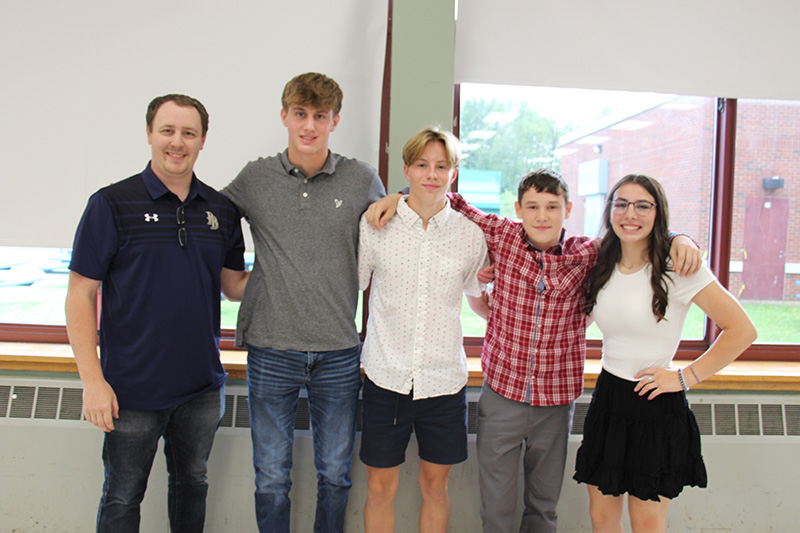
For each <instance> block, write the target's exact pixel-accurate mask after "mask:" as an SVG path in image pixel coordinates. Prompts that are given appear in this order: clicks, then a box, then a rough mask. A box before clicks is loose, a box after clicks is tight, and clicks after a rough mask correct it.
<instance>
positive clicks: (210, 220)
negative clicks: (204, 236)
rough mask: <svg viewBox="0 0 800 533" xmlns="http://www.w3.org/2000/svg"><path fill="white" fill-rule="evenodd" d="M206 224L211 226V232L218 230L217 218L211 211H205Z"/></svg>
mask: <svg viewBox="0 0 800 533" xmlns="http://www.w3.org/2000/svg"><path fill="white" fill-rule="evenodd" d="M206 224H208V225H209V226H211V231H217V230H218V229H219V220H217V217H215V216H214V213H212V212H211V211H206Z"/></svg>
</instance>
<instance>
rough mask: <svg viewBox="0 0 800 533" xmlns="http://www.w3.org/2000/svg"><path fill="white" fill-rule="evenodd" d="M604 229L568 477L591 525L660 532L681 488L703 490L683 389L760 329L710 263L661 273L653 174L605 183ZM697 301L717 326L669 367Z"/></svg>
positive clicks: (662, 249)
mask: <svg viewBox="0 0 800 533" xmlns="http://www.w3.org/2000/svg"><path fill="white" fill-rule="evenodd" d="M603 221H604V226H605V232H606V233H605V236H604V237H603V239H602V242H601V245H600V255H599V258H598V263H597V266H596V267H595V268H594V270H593V271H592V274H591V276H590V280H589V290H588V294H587V298H586V307H585V310H586V312H587V313H591V314H592V316H593V318H594V320H595V321H596V322H597V325H598V327H599V328H600V330H601V331H602V333H603V359H602V365H603V371H602V373H601V375H600V377H599V379H598V382H597V386H596V388H595V391H594V394H593V395H592V403H591V405H590V407H589V411H588V413H587V415H586V421H585V424H584V438H583V442H582V444H581V448H580V449H579V450H578V457H577V460H576V473H575V476H574V478H575V479H576V480H577V481H579V482H582V483H586V484H587V486H588V490H589V513H590V515H591V519H592V529H593V531H595V532H606V531H609V532H622V531H623V528H622V515H623V504H624V500H623V498H624V495H625V494H627V495H628V512H629V515H630V520H631V528H632V530H633V531H634V532H639V531H664V529H665V523H666V514H667V507H668V505H669V501H670V499H671V498H674V497H675V496H677V495H678V494H679V493H680V492H681V490H682V489H683V487H684V486H687V485H694V486H700V487H705V485H706V472H705V466H704V464H703V459H702V456H701V454H700V433H699V430H698V428H697V423H696V421H695V419H694V416H693V415H692V412H691V411H690V410H689V406H688V403H687V402H686V396H685V392H686V391H688V390H689V389H690V388H691V387H693V386H695V385H697V384H698V383H700V382H701V381H703V380H704V379H707V378H708V377H709V376H712V375H713V374H715V373H716V372H718V371H719V370H720V369H722V368H723V367H725V366H726V365H727V364H728V363H730V362H731V361H733V360H734V359H735V358H736V357H737V356H738V355H739V354H740V353H742V352H743V351H744V350H745V349H746V348H747V347H748V346H749V345H750V344H752V342H753V341H754V340H755V338H756V330H755V328H754V327H753V324H752V322H751V321H750V319H749V318H748V316H747V314H746V313H745V312H744V310H743V309H742V307H741V306H740V305H739V303H738V301H736V299H735V298H734V297H733V296H731V294H730V293H728V291H726V290H725V289H724V288H723V287H722V286H721V285H720V284H719V282H718V281H717V280H716V279H715V278H714V276H713V275H712V274H711V272H710V271H709V270H708V269H707V268H702V269H701V270H700V271H699V272H698V273H697V274H695V275H693V276H691V277H688V278H684V277H679V276H677V275H675V274H673V273H672V272H670V271H669V265H668V261H667V259H668V257H669V246H670V243H669V232H668V229H667V228H668V227H669V207H668V205H667V199H666V195H665V194H664V190H663V188H662V187H661V184H660V183H658V181H656V180H655V179H653V178H650V177H648V176H642V175H628V176H625V177H624V178H622V180H620V181H619V182H618V183H617V184H616V185H615V186H614V188H613V189H612V190H611V192H610V194H609V199H608V202H607V204H606V207H605V210H604V212H603ZM692 303H695V304H697V305H698V306H699V307H700V308H701V309H702V310H703V311H704V312H705V313H706V314H707V315H708V316H709V317H710V318H711V319H712V320H713V321H714V322H715V323H716V324H717V325H718V326H719V327H720V329H721V330H722V331H721V333H720V335H719V336H718V337H717V339H716V341H715V342H714V343H713V344H712V345H711V346H710V347H709V348H708V350H706V351H705V352H704V353H703V354H702V355H701V356H700V357H698V358H697V359H695V360H694V361H693V362H692V363H691V364H690V365H688V366H686V367H684V368H683V369H680V368H678V369H676V368H675V367H674V366H673V365H672V358H673V356H674V354H675V350H676V349H677V347H678V343H679V342H680V336H681V331H682V329H683V323H684V321H685V319H686V313H687V312H688V310H689V307H690V306H691V304H692Z"/></svg>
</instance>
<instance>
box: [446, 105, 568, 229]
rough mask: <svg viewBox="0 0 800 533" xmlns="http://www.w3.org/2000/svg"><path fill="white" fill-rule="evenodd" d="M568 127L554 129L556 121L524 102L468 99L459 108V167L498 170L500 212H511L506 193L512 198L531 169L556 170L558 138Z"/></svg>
mask: <svg viewBox="0 0 800 533" xmlns="http://www.w3.org/2000/svg"><path fill="white" fill-rule="evenodd" d="M569 129H570V128H561V129H559V128H557V127H556V124H555V120H553V119H551V118H548V117H544V116H542V115H540V114H539V113H538V112H537V111H535V110H532V109H531V108H530V107H528V104H527V103H525V102H523V103H519V104H518V103H515V102H510V101H497V100H495V99H492V100H490V101H486V100H483V99H479V100H468V101H466V102H464V103H463V104H462V107H461V127H460V132H461V141H462V143H463V144H464V145H465V153H466V154H468V156H467V157H466V158H465V159H464V161H463V163H462V166H463V167H464V168H473V169H482V170H499V171H500V172H501V179H502V185H501V191H502V196H503V199H504V200H505V201H503V202H502V208H501V213H502V214H504V215H513V202H512V203H511V204H510V207H509V202H508V200H509V198H510V197H509V194H508V193H511V197H515V196H516V190H517V184H518V183H519V180H520V178H521V177H522V176H524V175H525V174H527V173H528V172H530V171H531V170H534V169H536V168H540V167H548V168H552V169H554V170H558V169H559V160H558V158H556V157H555V155H554V152H555V149H556V147H557V145H558V139H559V137H560V136H561V135H564V134H565V133H567V131H569ZM509 209H510V212H509Z"/></svg>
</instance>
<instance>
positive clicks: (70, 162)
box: [0, 0, 388, 248]
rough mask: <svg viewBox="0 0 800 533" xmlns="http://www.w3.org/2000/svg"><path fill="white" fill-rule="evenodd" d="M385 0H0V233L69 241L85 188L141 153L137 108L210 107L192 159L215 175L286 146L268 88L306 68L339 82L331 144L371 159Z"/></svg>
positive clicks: (138, 159)
mask: <svg viewBox="0 0 800 533" xmlns="http://www.w3.org/2000/svg"><path fill="white" fill-rule="evenodd" d="M387 10H388V7H387V1H386V0H380V1H375V0H338V1H337V2H328V1H326V0H296V1H293V2H262V1H256V0H232V1H227V2H216V1H212V0H202V1H197V0H174V1H171V2H161V1H159V0H137V1H135V2H106V1H103V0H65V1H61V2H52V1H49V0H26V1H24V2H20V1H18V0H0V72H2V74H1V75H2V83H1V84H0V117H2V120H0V190H2V194H0V213H2V214H3V218H4V219H5V220H7V221H8V222H7V223H5V224H2V225H0V246H2V245H6V246H54V247H63V248H70V247H71V246H72V238H73V236H74V232H75V228H76V226H77V224H78V220H79V218H80V215H81V213H82V212H83V209H84V207H85V206H86V200H87V198H88V197H89V195H90V194H91V193H93V192H94V191H95V190H97V189H98V188H100V187H102V186H105V185H108V184H109V183H111V182H114V181H119V180H120V179H123V178H126V177H128V176H131V175H133V174H136V173H138V172H140V171H141V170H142V169H143V168H144V166H145V164H146V163H147V161H148V160H149V159H150V149H149V148H150V147H149V146H148V145H147V139H146V136H145V121H144V115H145V111H146V108H147V104H148V103H149V102H150V100H152V99H153V98H154V97H155V96H159V95H162V94H166V93H175V92H179V93H186V94H189V95H190V96H194V97H196V98H198V99H199V100H200V101H201V102H203V104H204V105H205V106H206V108H207V109H208V112H209V114H210V128H209V133H208V140H207V142H206V145H205V149H204V150H203V152H202V153H201V154H200V158H199V159H198V162H197V166H196V170H197V175H198V177H199V178H200V179H201V180H203V181H205V182H207V183H209V184H210V185H212V186H214V187H222V186H224V185H226V184H227V183H228V182H229V181H230V180H231V179H233V178H234V177H235V176H236V174H237V173H238V172H239V170H241V168H242V167H243V166H244V165H245V163H246V162H247V161H250V160H253V159H256V158H257V157H260V156H266V155H274V154H276V153H278V152H280V151H282V150H283V149H284V148H285V147H286V130H285V128H284V127H283V125H282V124H281V122H280V116H279V112H280V107H281V104H280V97H281V93H282V91H283V86H284V84H285V83H286V82H287V81H289V79H291V78H292V77H293V76H295V75H297V74H300V73H303V72H308V71H318V72H323V73H325V74H328V75H330V76H331V77H333V78H334V79H336V80H337V82H339V84H340V85H341V86H342V89H343V91H344V104H343V108H342V115H341V116H342V120H341V121H340V123H339V127H338V128H337V131H336V132H335V133H334V134H333V136H332V137H331V148H332V149H333V150H335V151H340V152H342V153H344V154H347V155H348V156H350V157H356V158H358V159H361V160H363V161H367V162H369V163H370V164H372V165H373V166H377V163H378V131H379V125H380V118H379V117H380V95H381V76H382V72H383V59H384V50H385V43H386V19H387Z"/></svg>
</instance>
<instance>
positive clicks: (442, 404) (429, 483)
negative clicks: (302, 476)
mask: <svg viewBox="0 0 800 533" xmlns="http://www.w3.org/2000/svg"><path fill="white" fill-rule="evenodd" d="M459 159H460V150H459V147H458V140H457V139H456V138H455V136H453V135H452V134H451V133H448V132H443V131H440V130H438V129H435V128H425V129H423V130H422V131H420V132H419V133H418V134H417V135H415V136H414V137H412V138H411V139H410V140H409V141H408V142H407V143H406V145H405V147H404V148H403V162H404V167H403V168H404V173H405V175H406V178H407V179H408V181H409V184H410V187H409V194H408V196H407V197H406V198H405V199H404V201H401V202H400V203H399V205H398V209H397V215H398V216H397V217H395V218H393V219H392V220H391V221H390V222H389V223H388V224H386V226H385V228H384V229H383V230H382V231H380V232H378V231H377V230H375V229H374V228H372V227H371V226H369V224H368V223H367V221H366V220H365V219H363V218H362V220H361V226H360V236H359V239H360V240H359V265H358V270H359V286H360V288H361V289H362V290H363V289H366V288H367V286H368V285H369V284H370V279H371V280H372V287H371V291H370V306H369V309H370V314H369V321H368V323H367V336H366V339H365V341H364V347H363V349H362V353H361V360H362V363H363V365H364V370H365V372H366V380H365V383H364V390H363V410H364V412H363V424H362V426H363V427H362V437H361V450H360V457H361V461H362V462H363V463H364V464H365V465H367V475H368V487H367V501H366V505H365V508H364V525H365V531H367V533H369V532H371V531H393V530H394V525H395V524H394V509H393V502H394V496H395V494H396V492H397V486H398V483H399V475H400V465H401V464H402V463H403V461H404V460H405V450H406V447H407V445H408V441H409V438H410V436H411V431H412V428H413V430H414V432H415V434H416V437H417V443H418V446H419V456H420V472H419V484H420V490H421V492H422V507H421V509H420V517H419V529H420V531H446V530H447V524H448V520H449V515H450V505H449V499H448V496H447V482H448V479H449V475H450V469H451V467H452V465H454V464H457V463H460V462H463V461H465V460H466V458H467V424H466V414H467V410H466V384H467V377H468V374H467V362H466V356H465V354H464V349H463V346H462V344H463V342H462V333H461V322H460V313H461V301H462V299H461V293H462V292H464V293H466V294H467V296H468V297H473V298H479V297H480V295H481V290H482V286H481V284H480V283H479V282H478V280H477V274H478V271H479V270H480V269H481V268H482V267H484V266H485V265H486V264H487V262H488V260H487V252H486V242H485V239H484V236H483V232H482V231H481V230H480V228H478V226H476V225H475V224H473V223H472V222H470V221H468V220H467V219H466V218H465V217H464V216H463V215H461V214H460V213H457V212H455V211H453V210H452V209H451V208H450V205H449V201H448V200H447V197H446V194H447V191H448V190H449V188H450V184H451V183H452V182H453V181H454V180H455V178H456V175H457V173H458V163H459Z"/></svg>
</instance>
